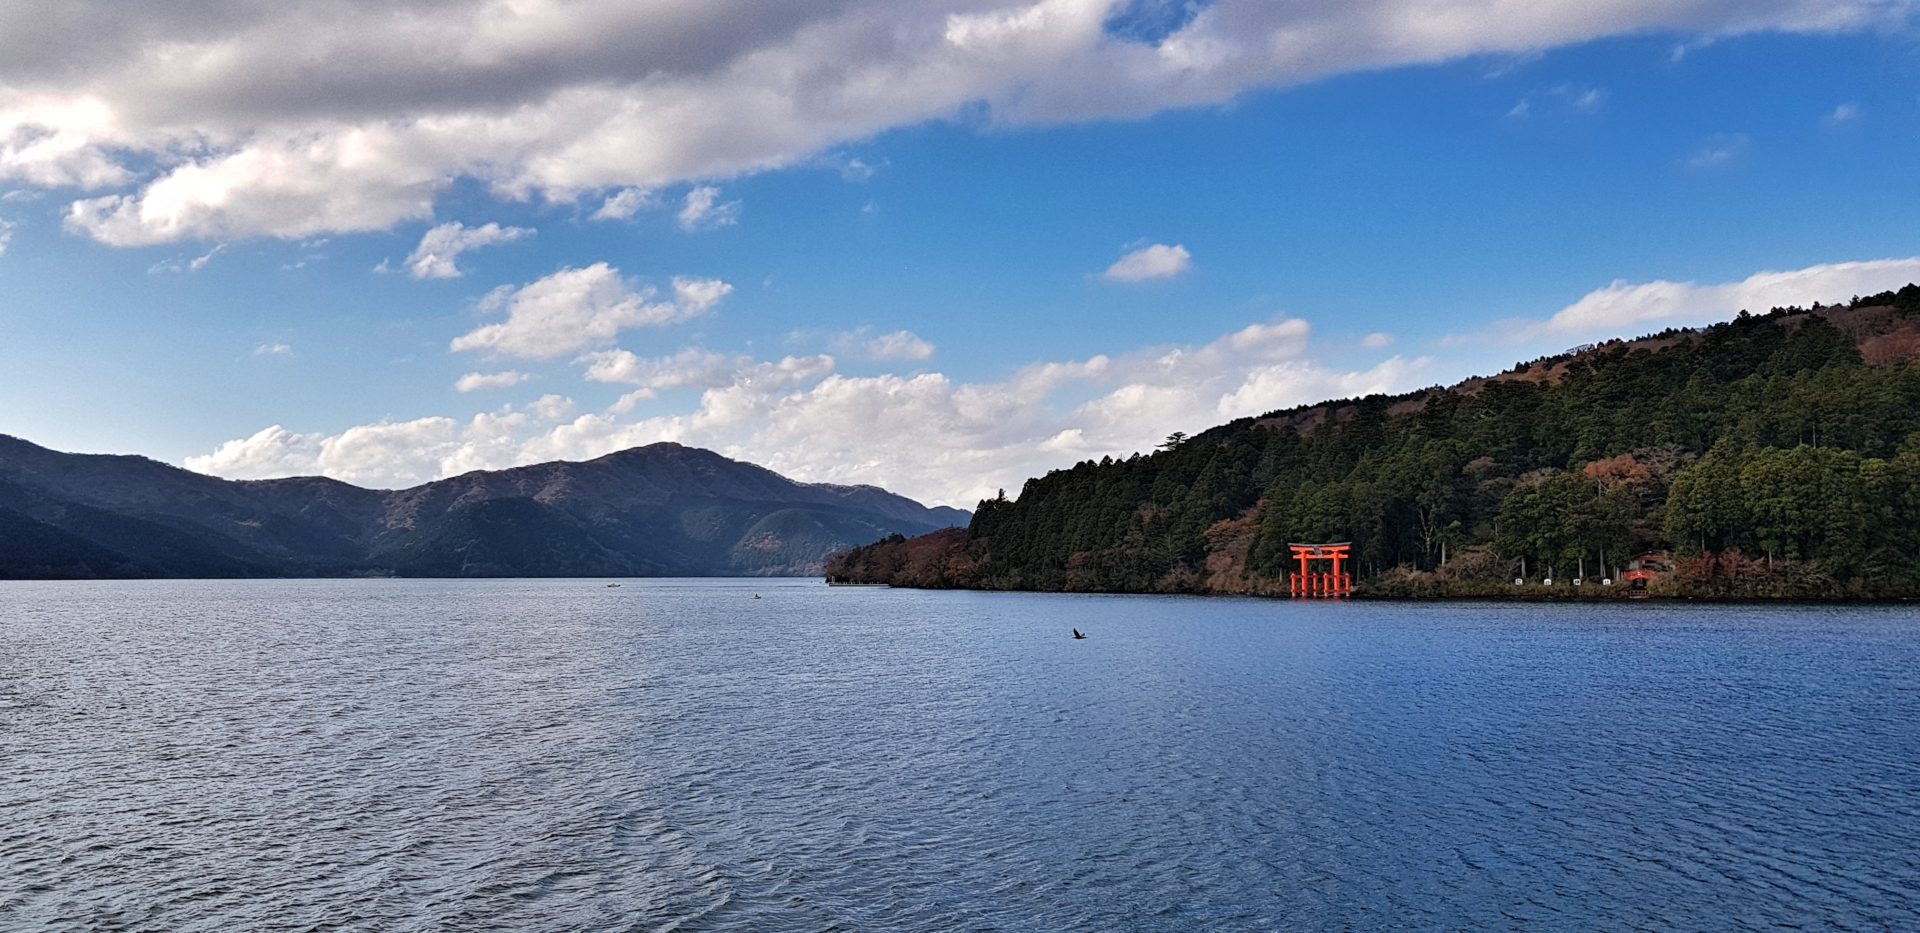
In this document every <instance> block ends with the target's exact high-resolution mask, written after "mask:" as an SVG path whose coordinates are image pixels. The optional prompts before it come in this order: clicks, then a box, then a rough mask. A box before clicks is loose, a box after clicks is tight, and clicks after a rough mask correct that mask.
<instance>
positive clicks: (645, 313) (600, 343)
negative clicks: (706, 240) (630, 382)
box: [452, 262, 733, 359]
mask: <svg viewBox="0 0 1920 933" xmlns="http://www.w3.org/2000/svg"><path fill="white" fill-rule="evenodd" d="M731 291H733V286H731V285H728V284H727V283H725V282H722V281H720V280H718V279H694V278H675V279H674V280H673V298H672V299H670V300H665V301H662V300H658V293H657V292H656V291H655V290H654V289H653V288H652V287H650V286H643V287H638V288H636V287H635V286H633V285H632V284H631V283H629V282H627V281H626V280H624V279H622V278H621V277H620V273H619V271H618V270H616V269H614V268H613V267H612V266H609V265H607V264H606V263H604V262H601V263H595V264H593V265H591V266H587V267H586V268H583V269H575V268H567V269H562V270H560V271H559V272H555V273H554V274H552V275H549V276H547V277H546V278H543V279H540V280H538V281H535V282H532V283H529V284H527V285H523V286H520V287H519V288H514V287H511V286H503V287H501V288H498V289H495V290H494V291H493V292H492V293H491V294H489V295H488V296H487V297H486V299H485V300H483V301H482V302H481V310H483V311H495V312H497V311H500V310H502V309H504V310H506V312H507V319H506V321H504V322H502V323H499V324H488V325H486V326H484V327H481V328H479V329H477V330H475V331H473V332H472V333H469V334H466V335H464V336H461V337H457V338H455V339H454V341H453V343H452V349H453V350H454V351H455V352H460V351H467V350H480V351H485V352H487V353H490V354H493V355H495V356H518V357H526V358H529V359H553V358H556V357H562V356H567V355H570V354H574V353H578V352H580V351H582V350H588V349H593V348H597V347H604V346H607V345H609V344H611V343H613V340H614V338H615V337H616V336H618V335H619V333H620V332H621V331H623V330H628V329H630V328H635V327H664V326H666V325H669V324H677V323H680V322H682V321H686V320H690V319H692V318H695V317H699V316H700V315H702V314H705V313H707V312H708V311H710V310H712V308H713V306H714V305H715V304H717V303H718V302H719V301H720V299H722V298H724V297H726V295H727V293H729V292H731Z"/></svg>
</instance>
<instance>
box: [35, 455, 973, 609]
mask: <svg viewBox="0 0 1920 933" xmlns="http://www.w3.org/2000/svg"><path fill="white" fill-rule="evenodd" d="M968 518H969V515H968V513H966V512H964V511H961V510H959V509H950V508H928V507H926V506H923V505H921V504H920V503H918V502H915V501H913V500H911V499H908V498H905V497H903V496H897V495H894V494H893V493H890V492H887V491H886V490H884V489H879V488H877V487H873V486H836V485H828V484H817V483H799V482H795V481H793V480H790V479H787V478H786V477H784V476H781V475H780V474H778V473H775V472H773V471H771V470H768V469H765V468H762V467H758V466H755V465H753V464H750V463H742V462H740V461H737V460H730V459H728V458H726V457H723V456H721V455H719V454H716V453H714V452H712V451H708V450H700V449H697V448H692V447H683V446H681V445H679V444H653V445H650V446H647V447H636V448H634V449H631V450H623V451H620V452H618V453H614V454H609V455H607V456H605V457H601V458H599V459H597V460H590V461H587V462H584V463H569V462H555V463H542V464H536V465H533V466H526V467H518V468H515V469H511V470H499V471H476V472H473V473H467V474H464V475H462V476H456V477H452V478H450V479H444V480H439V481H437V482H432V483H428V484H426V485H423V486H416V487H413V488H411V489H402V490H397V491H391V492H389V491H383V490H373V489H362V488H360V487H358V486H352V485H348V484H346V483H342V482H338V481H336V480H330V479H323V478H319V477H298V478H293V479H275V480H256V481H244V482H242V481H231V480H223V479H218V478H215V477H211V476H204V475H201V474H199V473H193V472H190V471H187V470H182V469H178V468H176V467H171V466H168V465H166V464H163V463H159V462H156V461H153V460H149V459H146V458H144V457H132V456H95V455H84V454H67V453H59V452H56V451H52V450H48V449H46V448H44V447H40V446H37V445H34V444H31V443H28V442H26V441H23V440H20V439H18V438H14V437H8V436H6V435H0V579H4V578H13V579H20V578H92V577H268V576H358V575H398V576H454V577H477V576H667V575H687V576H761V575H776V574H812V573H817V572H819V571H820V569H821V566H822V564H823V562H824V560H825V558H826V556H827V555H829V554H831V553H833V552H835V551H838V550H842V549H845V548H848V547H852V546H856V545H861V544H866V543H868V542H872V541H876V540H879V539H881V538H884V537H887V536H889V535H895V534H905V535H916V534H923V533H926V532H930V531H936V530H939V529H941V528H947V527H951V526H956V525H964V524H966V523H967V521H968Z"/></svg>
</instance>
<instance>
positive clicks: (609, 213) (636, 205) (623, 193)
mask: <svg viewBox="0 0 1920 933" xmlns="http://www.w3.org/2000/svg"><path fill="white" fill-rule="evenodd" d="M659 206H660V198H659V197H658V196H657V195H655V194H654V193H653V191H652V190H650V189H647V188H622V189H620V190H618V191H615V192H614V193H612V194H610V195H608V196H607V199H606V200H605V201H602V202H600V209H599V210H596V211H594V212H593V216H592V218H591V219H593V220H630V219H632V218H633V215H635V214H638V213H640V212H641V211H647V210H652V209H654V208H656V207H659Z"/></svg>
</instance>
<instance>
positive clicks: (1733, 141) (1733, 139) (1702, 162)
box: [1687, 133, 1753, 169]
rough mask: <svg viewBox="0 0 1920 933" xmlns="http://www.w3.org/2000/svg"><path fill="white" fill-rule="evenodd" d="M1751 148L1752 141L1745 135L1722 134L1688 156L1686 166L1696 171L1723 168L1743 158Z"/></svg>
mask: <svg viewBox="0 0 1920 933" xmlns="http://www.w3.org/2000/svg"><path fill="white" fill-rule="evenodd" d="M1751 148H1753V140H1751V139H1748V138H1747V136H1746V134H1744V133H1722V134H1720V135H1718V136H1715V137H1713V138H1712V139H1709V140H1707V142H1706V145H1703V146H1701V147H1700V148H1699V149H1698V150H1697V151H1695V152H1694V153H1693V155H1690V156H1688V157H1687V165H1688V166H1690V167H1692V168H1697V169H1716V168H1725V167H1727V166H1729V165H1732V164H1734V163H1736V162H1739V161H1740V160H1741V159H1743V158H1745V157H1746V155H1747V150H1749V149H1751Z"/></svg>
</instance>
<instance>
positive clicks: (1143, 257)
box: [1100, 243, 1193, 282]
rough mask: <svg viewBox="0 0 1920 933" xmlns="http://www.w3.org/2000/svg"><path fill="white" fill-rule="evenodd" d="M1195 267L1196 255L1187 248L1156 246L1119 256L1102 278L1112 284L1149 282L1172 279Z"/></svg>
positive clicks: (1143, 247) (1163, 244)
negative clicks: (1194, 256) (1194, 258)
mask: <svg viewBox="0 0 1920 933" xmlns="http://www.w3.org/2000/svg"><path fill="white" fill-rule="evenodd" d="M1191 268H1193V254H1192V253H1189V252H1187V248H1186V247H1184V246H1179V245H1174V246H1168V245H1166V244H1165V243H1155V244H1153V245H1151V246H1142V247H1140V248H1139V249H1136V250H1134V251H1132V252H1130V253H1128V254H1126V255H1125V256H1122V257H1120V259H1119V260H1118V261H1116V262H1115V263H1114V264H1113V265H1111V266H1108V267H1107V271H1105V272H1102V273H1100V277H1101V278H1103V279H1106V280H1107V281H1109V282H1147V281H1151V280H1153V279H1170V278H1173V277H1174V276H1176V275H1179V274H1181V273H1183V272H1185V271H1187V270H1188V269H1191Z"/></svg>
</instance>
